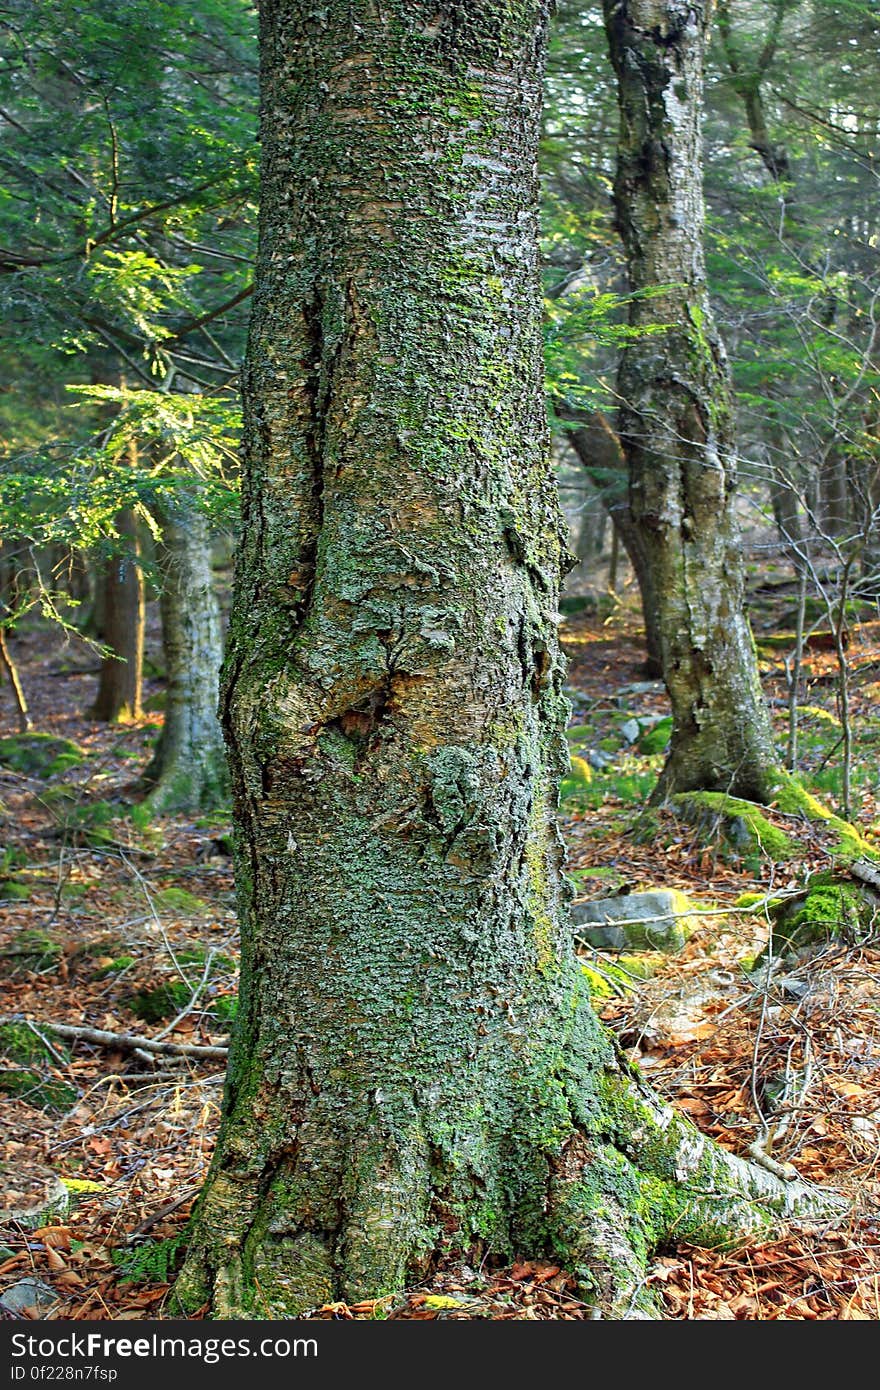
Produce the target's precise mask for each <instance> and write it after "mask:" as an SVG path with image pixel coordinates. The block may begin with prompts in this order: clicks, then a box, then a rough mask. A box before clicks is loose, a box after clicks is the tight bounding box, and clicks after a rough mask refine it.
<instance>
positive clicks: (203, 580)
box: [145, 510, 229, 813]
mask: <svg viewBox="0 0 880 1390" xmlns="http://www.w3.org/2000/svg"><path fill="white" fill-rule="evenodd" d="M157 521H158V522H159V525H160V528H161V532H162V539H161V541H160V543H159V546H158V549H157V557H156V558H157V562H158V567H159V572H160V575H161V581H162V590H161V595H160V599H159V604H160V609H161V613H162V649H163V653H164V657H165V673H166V679H167V687H166V697H165V723H164V725H163V727H162V733H161V735H160V737H159V743H158V746H157V748H156V754H155V757H154V758H153V761H152V763H151V764H150V766H149V768H148V769H147V771H146V773H145V781H146V782H147V783H151V784H153V785H152V790H151V791H150V793H149V796H148V798H147V799H148V802H149V805H150V807H151V808H152V809H153V810H154V811H157V812H163V813H164V812H169V811H194V810H209V809H211V808H213V807H216V806H219V805H222V804H223V802H224V801H225V800H226V798H227V796H228V790H229V785H228V784H229V776H228V771H227V765H226V750H225V747H224V744H223V733H222V730H221V728H220V721H219V719H218V717H217V683H218V678H219V674H220V663H221V661H222V658H223V639H222V634H221V629H220V608H219V605H218V603H217V597H216V594H215V592H214V577H213V572H212V568H211V550H210V544H209V539H208V524H207V520H206V518H205V517H204V516H203V515H202V514H201V513H200V512H198V511H196V510H191V511H186V512H184V513H182V514H172V513H170V512H168V513H165V514H163V515H161V516H159V517H157Z"/></svg>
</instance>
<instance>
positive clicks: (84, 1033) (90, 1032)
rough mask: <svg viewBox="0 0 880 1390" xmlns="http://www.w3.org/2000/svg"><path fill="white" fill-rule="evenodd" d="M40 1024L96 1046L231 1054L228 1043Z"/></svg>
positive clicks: (15, 1020)
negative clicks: (158, 1038) (205, 1043)
mask: <svg viewBox="0 0 880 1390" xmlns="http://www.w3.org/2000/svg"><path fill="white" fill-rule="evenodd" d="M0 1023H27V1024H28V1025H30V1020H29V1019H26V1018H22V1017H21V1016H20V1015H19V1016H18V1017H16V1016H15V1015H9V1016H7V1017H5V1018H0ZM39 1026H40V1028H45V1029H46V1030H47V1032H50V1033H57V1035H58V1037H59V1038H70V1039H71V1040H72V1041H74V1042H89V1043H94V1044H95V1045H96V1046H97V1047H118V1048H120V1049H121V1051H123V1052H135V1051H142V1052H165V1053H171V1054H172V1055H173V1056H175V1057H204V1058H209V1057H210V1058H226V1057H227V1056H228V1055H229V1048H228V1047H204V1046H201V1045H199V1044H198V1043H175V1042H168V1041H166V1040H165V1039H164V1038H163V1039H162V1040H161V1041H154V1039H153V1038H138V1037H136V1036H135V1035H134V1034H133V1033H110V1032H108V1031H107V1029H105V1028H86V1027H81V1026H74V1025H73V1024H70V1023H40V1025H39Z"/></svg>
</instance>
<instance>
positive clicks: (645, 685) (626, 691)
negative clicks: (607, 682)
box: [614, 681, 666, 696]
mask: <svg viewBox="0 0 880 1390" xmlns="http://www.w3.org/2000/svg"><path fill="white" fill-rule="evenodd" d="M665 688H666V687H665V686H664V684H663V682H662V681H635V682H634V684H632V685H622V686H620V688H619V689H618V690H615V692H614V694H615V695H617V696H619V695H659V694H661V693H662V692H663V691H664V690H665Z"/></svg>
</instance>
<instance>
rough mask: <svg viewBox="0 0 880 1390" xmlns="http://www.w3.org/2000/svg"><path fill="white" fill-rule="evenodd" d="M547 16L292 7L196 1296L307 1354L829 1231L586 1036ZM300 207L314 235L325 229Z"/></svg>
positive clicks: (238, 627)
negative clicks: (466, 1285)
mask: <svg viewBox="0 0 880 1390" xmlns="http://www.w3.org/2000/svg"><path fill="white" fill-rule="evenodd" d="M547 19H548V13H547V7H546V6H544V5H543V4H538V3H534V4H532V3H529V4H523V5H518V6H515V7H511V6H509V5H507V4H501V3H497V4H496V3H490V4H486V3H483V2H482V0H481V3H479V4H476V3H475V4H464V5H456V6H454V7H448V8H446V7H440V8H439V9H438V7H437V6H436V5H434V4H431V5H422V4H416V5H413V4H411V3H403V0H394V3H389V4H386V5H384V6H383V7H382V9H381V10H378V9H376V7H374V6H372V5H368V4H366V3H363V4H356V5H355V6H354V8H352V6H351V4H350V3H348V0H346V3H345V4H343V3H341V0H331V3H330V4H329V5H327V6H326V7H325V8H324V9H323V10H322V11H320V12H315V11H313V10H311V9H310V8H309V7H306V6H303V5H300V4H298V3H290V0H267V2H266V3H264V4H263V5H262V6H261V12H260V22H261V33H262V52H263V90H262V111H263V126H262V142H263V174H262V219H261V225H262V237H261V247H260V256H259V261H258V270H257V293H256V297H255V305H254V316H253V321H252V326H251V332H250V338H249V347H248V358H247V370H246V412H247V424H246V434H245V441H246V473H245V485H244V491H243V506H244V516H243V528H242V537H243V540H242V546H241V549H240V552H239V555H238V561H237V569H236V593H235V601H234V610H233V617H232V626H231V632H230V646H229V651H228V655H227V661H226V668H225V697H224V707H225V721H226V724H225V727H226V733H227V737H228V741H229V749H230V757H231V764H232V770H233V778H234V790H235V817H236V823H237V833H238V852H237V878H238V888H239V902H240V915H241V923H242V933H243V979H242V988H241V1003H240V1012H239V1018H238V1026H237V1030H236V1034H235V1039H234V1044H233V1054H232V1056H231V1059H230V1068H229V1074H228V1079H227V1088H226V1093H225V1101H224V1116H223V1122H222V1129H221V1133H220V1136H219V1140H218V1144H217V1149H216V1153H215V1157H214V1160H213V1164H212V1168H211V1172H210V1174H209V1177H208V1180H207V1184H206V1186H205V1189H204V1191H203V1193H202V1196H201V1198H200V1201H199V1204H198V1209H197V1212H196V1216H195V1220H194V1225H193V1229H192V1232H191V1238H190V1243H189V1249H188V1255H187V1260H186V1263H185V1265H184V1268H183V1271H182V1273H181V1275H180V1277H179V1278H178V1281H177V1285H176V1294H177V1297H178V1299H179V1300H180V1301H181V1302H182V1303H183V1305H184V1306H185V1307H189V1308H192V1307H199V1306H202V1305H204V1304H206V1303H209V1304H210V1306H211V1309H212V1311H213V1313H214V1315H217V1316H221V1317H224V1316H225V1317H247V1316H257V1317H281V1316H291V1315H296V1314H299V1313H302V1312H304V1311H306V1310H308V1309H310V1308H312V1307H314V1306H315V1305H316V1304H322V1303H324V1302H326V1301H328V1300H330V1299H333V1298H337V1297H343V1298H346V1299H348V1300H350V1301H355V1300H356V1299H357V1298H359V1297H361V1296H365V1295H370V1296H376V1295H377V1294H380V1293H382V1292H385V1291H388V1290H391V1289H394V1288H397V1287H399V1286H401V1285H402V1284H403V1283H404V1281H405V1280H406V1279H407V1278H408V1277H411V1276H412V1275H413V1273H414V1272H415V1271H417V1270H419V1269H424V1267H425V1265H426V1264H427V1263H428V1262H430V1260H431V1259H432V1257H433V1256H434V1255H435V1254H436V1253H437V1252H438V1251H441V1250H444V1249H445V1250H449V1249H458V1250H468V1249H472V1248H473V1247H475V1246H477V1247H479V1246H481V1245H483V1246H485V1244H486V1243H488V1244H489V1245H490V1246H491V1248H492V1249H494V1250H495V1251H496V1252H499V1253H501V1252H508V1253H510V1252H513V1251H514V1250H516V1251H518V1252H524V1251H525V1252H529V1253H532V1254H535V1255H537V1254H545V1255H546V1254H550V1253H553V1254H554V1256H556V1257H559V1258H562V1259H564V1260H565V1262H566V1264H567V1265H568V1266H569V1267H571V1268H573V1269H574V1270H576V1271H577V1273H578V1275H579V1277H580V1279H581V1283H582V1286H583V1287H584V1289H585V1290H587V1291H588V1292H589V1296H590V1297H592V1298H593V1299H594V1300H595V1303H596V1307H597V1311H598V1312H600V1313H605V1314H607V1315H610V1316H624V1315H632V1313H633V1311H634V1310H640V1311H642V1312H644V1311H647V1310H649V1308H650V1299H649V1295H648V1294H647V1293H646V1290H645V1285H644V1279H643V1272H644V1260H645V1258H646V1255H647V1252H648V1250H649V1249H650V1248H651V1247H653V1246H654V1245H655V1244H656V1243H657V1242H658V1241H660V1240H663V1239H664V1238H665V1237H668V1236H669V1235H671V1233H672V1232H673V1231H674V1232H675V1235H676V1237H677V1238H684V1239H692V1240H699V1239H704V1238H710V1239H713V1240H715V1239H717V1238H719V1236H720V1235H721V1233H722V1232H724V1233H729V1232H730V1231H731V1230H746V1229H755V1228H756V1227H758V1228H760V1227H761V1226H762V1224H763V1223H764V1222H766V1221H768V1220H770V1219H772V1218H771V1216H770V1211H771V1209H772V1208H775V1209H776V1210H777V1211H785V1212H787V1213H788V1214H794V1213H796V1212H798V1211H801V1212H803V1211H804V1210H806V1209H809V1208H811V1207H812V1209H814V1210H815V1209H816V1208H815V1198H813V1197H812V1196H811V1194H808V1192H807V1191H806V1189H804V1188H803V1187H802V1186H801V1185H800V1184H798V1183H796V1182H795V1183H781V1182H779V1181H778V1180H777V1179H776V1178H774V1177H773V1176H772V1175H771V1174H770V1173H768V1172H767V1171H766V1170H762V1169H759V1168H752V1167H749V1166H748V1165H746V1164H743V1163H742V1162H741V1161H739V1160H736V1159H734V1158H732V1157H731V1156H730V1155H728V1154H726V1153H724V1152H723V1151H721V1150H720V1149H716V1148H714V1147H713V1146H712V1145H710V1144H708V1143H706V1142H705V1141H704V1140H703V1139H702V1138H701V1137H700V1136H699V1135H698V1134H697V1132H696V1131H695V1130H694V1129H693V1127H692V1126H691V1125H690V1124H689V1123H688V1122H687V1121H685V1120H683V1119H682V1118H681V1117H676V1116H673V1115H672V1113H671V1112H670V1111H668V1110H665V1109H664V1107H662V1106H660V1105H659V1103H658V1102H656V1101H655V1100H654V1099H653V1098H652V1097H651V1096H650V1094H649V1093H648V1092H647V1091H646V1090H644V1089H643V1088H642V1086H641V1084H640V1082H639V1081H638V1080H637V1079H636V1078H635V1077H634V1076H633V1075H632V1074H631V1072H630V1071H629V1069H628V1068H627V1066H626V1065H625V1064H624V1062H623V1061H622V1060H621V1059H620V1057H619V1056H618V1055H617V1053H616V1051H615V1048H614V1045H613V1043H612V1041H611V1039H610V1037H608V1036H607V1035H606V1034H605V1032H604V1031H603V1029H602V1028H601V1026H600V1025H599V1023H598V1021H597V1019H596V1017H595V1015H594V1014H593V1012H592V1009H591V1007H590V1004H589V1000H588V997H587V994H586V992H585V990H584V982H583V975H582V973H581V971H580V969H579V967H578V966H577V964H576V962H575V959H574V956H573V953H572V941H571V934H570V929H569V927H568V924H567V922H566V920H565V899H566V888H565V885H564V880H563V878H562V876H561V868H560V865H561V858H562V855H561V845H560V840H559V834H558V831H557V828H556V822H555V810H556V796H557V794H556V787H557V781H558V777H559V774H560V771H561V770H562V768H563V767H564V765H565V753H564V741H563V727H564V724H565V720H566V717H567V706H566V702H565V701H564V699H563V698H562V696H561V691H560V686H561V681H562V662H561V660H560V657H559V652H558V647H557V640H556V620H557V614H556V603H557V581H558V571H559V565H560V553H561V547H560V518H559V513H558V506H557V501H556V496H555V488H554V484H553V479H552V475H551V472H550V469H549V466H548V457H547V450H546V429H545V417H544V392H543V376H542V370H541V360H540V332H539V329H540V300H539V296H538V280H537V265H536V245H537V243H536V237H537V221H536V219H537V188H536V181H535V162H536V154H537V138H538V127H539V112H540V78H541V67H542V59H543V46H544V31H545V26H546V23H547ZM292 195H293V196H292Z"/></svg>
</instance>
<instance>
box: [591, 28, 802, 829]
mask: <svg viewBox="0 0 880 1390" xmlns="http://www.w3.org/2000/svg"><path fill="white" fill-rule="evenodd" d="M710 9H711V6H710V5H709V4H693V3H690V2H689V0H688V2H687V3H686V2H685V0H623V3H619V0H605V17H606V30H607V34H608V41H609V48H610V51H611V57H612V61H613V63H614V67H615V71H616V73H617V79H618V97H619V104H620V116H621V128H620V144H619V150H618V168H617V178H616V183H615V201H616V211H617V221H618V227H619V230H620V233H621V235H622V238H623V243H624V248H625V251H626V257H627V266H628V271H629V279H630V288H631V289H632V290H633V291H635V292H636V297H635V298H634V299H633V300H632V301H631V306H630V322H631V324H632V326H633V327H635V328H641V327H648V326H655V325H656V324H658V323H660V324H665V325H666V331H665V332H664V333H663V334H662V336H660V337H657V336H652V335H645V336H641V337H636V338H635V339H634V340H632V341H630V342H629V343H628V344H627V346H626V347H625V349H624V352H623V355H622V359H621V364H620V371H619V380H618V384H619V392H620V398H621V401H622V405H621V408H620V421H619V425H620V437H621V441H622V444H623V447H624V450H625V452H626V456H627V459H628V462H629V471H630V508H631V511H632V515H633V520H634V523H635V525H636V528H637V530H638V533H639V535H640V537H641V541H642V544H643V546H644V549H645V553H646V555H647V557H648V566H649V568H650V571H651V574H652V576H653V590H654V593H655V595H656V601H657V618H658V627H659V629H660V646H661V655H662V664H663V676H664V680H665V682H666V687H667V690H668V691H669V696H670V700H671V703H672V715H673V732H672V738H671V741H670V747H669V753H668V756H667V761H666V765H665V767H664V769H663V772H662V774H661V777H660V782H659V785H658V789H657V792H656V794H655V795H656V799H659V798H661V797H663V796H665V795H667V794H668V793H670V792H676V791H689V790H696V789H701V788H702V789H707V790H724V791H730V792H734V793H736V794H738V795H741V796H747V797H751V798H754V799H757V800H760V801H763V800H765V799H766V796H767V795H768V792H769V787H770V785H771V783H772V781H773V773H774V769H775V767H776V764H777V756H776V752H775V750H774V747H773V739H772V736H771V730H770V722H769V717H768V715H767V712H766V709H765V706H764V704H763V700H762V697H761V688H760V684H759V680H758V671H757V661H756V657H755V650H754V644H753V642H752V637H751V633H750V632H749V627H748V622H747V620H746V617H745V614H744V611H743V569H742V559H741V554H740V536H739V527H738V522H737V516H736V453H735V447H734V426H733V409H732V400H731V387H730V379H729V373H728V368H727V363H726V359H725V355H724V350H723V347H722V344H721V342H720V339H719V337H718V334H717V332H716V329H715V324H714V322H713V318H712V313H711V309H710V305H709V300H708V295H707V291H706V274H705V265H704V258H703V245H702V238H703V222H704V205H703V194H702V186H701V133H700V112H701V105H702V83H703V74H702V63H703V53H704V48H705V42H706V30H707V26H708V21H709V12H710ZM645 290H650V291H652V295H651V297H649V298H642V297H639V292H640V291H645ZM655 291H657V293H656V294H654V293H653V292H655Z"/></svg>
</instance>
